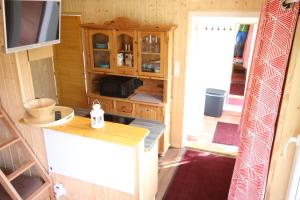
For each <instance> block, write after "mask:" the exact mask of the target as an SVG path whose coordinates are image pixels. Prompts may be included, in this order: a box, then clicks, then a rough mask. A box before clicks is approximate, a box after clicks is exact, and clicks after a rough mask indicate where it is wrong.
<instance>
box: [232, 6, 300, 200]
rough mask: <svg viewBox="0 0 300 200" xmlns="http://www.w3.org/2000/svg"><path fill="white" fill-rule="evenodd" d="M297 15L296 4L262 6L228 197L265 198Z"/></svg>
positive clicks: (256, 199)
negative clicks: (282, 6) (285, 7)
mask: <svg viewBox="0 0 300 200" xmlns="http://www.w3.org/2000/svg"><path fill="white" fill-rule="evenodd" d="M298 15H299V3H298V4H294V6H292V8H290V9H288V10H284V9H282V8H281V0H268V1H267V3H266V5H265V6H264V7H263V8H262V12H261V16H260V21H259V25H258V33H257V37H256V41H255V48H254V54H253V62H252V64H251V69H250V76H249V82H248V86H247V90H246V100H245V104H244V109H243V114H242V118H241V124H240V131H241V144H240V148H239V153H238V156H237V159H236V164H235V168H234V172H233V177H232V182H231V186H230V191H229V195H228V199H229V200H262V199H263V198H264V192H265V187H266V180H267V175H268V169H269V162H270V153H271V149H272V144H273V139H274V131H275V125H276V120H277V115H278V110H279V105H280V99H281V94H282V88H283V82H284V78H285V73H286V69H287V64H288V59H289V54H290V49H291V44H292V40H293V36H294V31H295V25H296V22H297V19H298Z"/></svg>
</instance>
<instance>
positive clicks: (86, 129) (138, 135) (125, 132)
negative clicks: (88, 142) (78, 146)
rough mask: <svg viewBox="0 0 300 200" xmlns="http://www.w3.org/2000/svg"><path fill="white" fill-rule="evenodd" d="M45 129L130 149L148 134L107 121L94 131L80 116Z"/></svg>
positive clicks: (138, 129)
mask: <svg viewBox="0 0 300 200" xmlns="http://www.w3.org/2000/svg"><path fill="white" fill-rule="evenodd" d="M47 129H49V130H55V131H61V132H64V133H69V134H73V135H78V136H82V137H87V138H92V139H96V140H102V141H106V142H111V143H115V144H120V145H125V146H130V147H133V146H136V145H138V144H139V143H140V142H141V141H142V140H144V138H145V137H146V136H147V135H148V134H149V130H148V129H145V128H140V127H133V126H127V125H123V124H117V123H113V122H107V121H105V126H104V127H103V128H99V129H94V128H92V127H91V121H90V119H89V118H86V117H80V116H74V118H73V119H72V120H71V121H70V122H68V123H66V124H63V125H60V126H53V127H48V128H47Z"/></svg>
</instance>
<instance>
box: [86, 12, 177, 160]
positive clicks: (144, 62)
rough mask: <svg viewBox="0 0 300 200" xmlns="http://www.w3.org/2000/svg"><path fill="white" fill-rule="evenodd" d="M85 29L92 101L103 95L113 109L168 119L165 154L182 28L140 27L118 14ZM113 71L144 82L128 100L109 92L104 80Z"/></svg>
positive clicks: (108, 109) (161, 143)
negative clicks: (177, 34)
mask: <svg viewBox="0 0 300 200" xmlns="http://www.w3.org/2000/svg"><path fill="white" fill-rule="evenodd" d="M82 27H83V30H84V35H85V37H84V41H85V42H84V43H85V44H84V45H85V56H86V60H87V65H88V66H87V67H86V71H87V91H88V93H87V95H88V100H89V104H90V105H91V104H92V102H93V100H95V99H98V100H99V101H100V103H101V106H102V108H103V110H104V111H105V112H107V113H111V114H117V115H123V116H129V117H138V118H144V119H148V120H156V121H160V122H162V123H164V124H165V126H166V130H165V132H164V134H163V135H162V137H161V138H160V141H159V152H160V153H161V154H163V153H165V151H166V150H167V149H168V148H169V146H170V143H169V137H170V134H169V131H170V104H171V68H172V67H171V66H172V54H173V44H172V41H173V32H174V28H175V27H176V26H174V25H162V26H150V25H140V24H137V23H134V22H131V21H129V20H128V19H127V18H117V19H115V20H113V21H110V22H106V23H104V24H103V25H97V24H82ZM108 75H114V76H125V77H136V78H139V79H140V80H141V81H142V82H143V85H142V86H140V87H138V88H137V89H136V90H135V92H134V93H133V94H132V95H130V96H129V97H128V98H116V97H110V96H103V95H100V92H99V90H100V83H99V82H100V80H101V78H103V77H105V76H108Z"/></svg>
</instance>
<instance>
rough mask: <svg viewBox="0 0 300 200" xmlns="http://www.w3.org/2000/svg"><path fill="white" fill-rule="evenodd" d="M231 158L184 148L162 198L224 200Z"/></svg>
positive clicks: (232, 165)
mask: <svg viewBox="0 0 300 200" xmlns="http://www.w3.org/2000/svg"><path fill="white" fill-rule="evenodd" d="M234 164H235V159H234V158H227V157H223V156H218V155H214V154H210V153H208V152H200V151H193V150H187V151H186V153H185V155H184V157H183V159H182V160H181V162H180V165H179V166H178V168H177V171H176V173H175V175H174V177H173V179H172V181H171V183H170V185H169V188H168V190H167V192H166V194H165V196H164V198H163V199H164V200H227V195H228V191H229V187H230V182H231V177H232V173H233V168H234Z"/></svg>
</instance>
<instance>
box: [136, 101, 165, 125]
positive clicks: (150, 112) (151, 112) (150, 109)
mask: <svg viewBox="0 0 300 200" xmlns="http://www.w3.org/2000/svg"><path fill="white" fill-rule="evenodd" d="M135 116H136V117H141V118H144V119H150V120H157V121H161V122H163V121H164V116H163V107H159V106H149V105H143V104H136V105H135Z"/></svg>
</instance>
